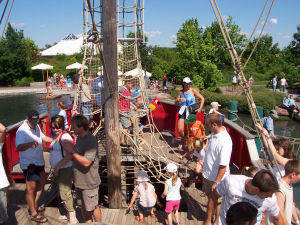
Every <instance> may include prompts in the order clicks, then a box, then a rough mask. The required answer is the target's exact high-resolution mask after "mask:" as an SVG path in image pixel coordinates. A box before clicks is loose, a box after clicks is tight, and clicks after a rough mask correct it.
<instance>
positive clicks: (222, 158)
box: [202, 113, 232, 224]
mask: <svg viewBox="0 0 300 225" xmlns="http://www.w3.org/2000/svg"><path fill="white" fill-rule="evenodd" d="M206 126H207V128H208V129H209V131H211V137H210V139H209V141H208V146H207V151H206V154H205V159H204V163H203V170H202V175H203V178H204V180H203V187H202V190H203V191H204V192H205V193H206V194H207V197H208V202H207V214H206V219H205V222H204V224H210V223H211V219H212V215H213V213H214V211H213V208H212V207H210V206H211V205H212V204H213V196H212V193H213V191H214V190H215V189H216V186H217V184H218V183H219V182H220V181H221V180H222V179H224V178H225V177H226V176H228V175H229V162H230V157H231V152H232V140H231V137H230V136H229V134H228V133H227V131H226V129H225V127H223V126H222V119H221V116H220V115H219V114H217V113H211V114H209V115H208V116H207V117H206ZM219 209H220V206H218V208H217V211H216V218H218V214H219ZM217 222H218V221H217V220H216V221H215V223H214V224H217Z"/></svg>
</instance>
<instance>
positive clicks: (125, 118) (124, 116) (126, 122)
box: [119, 111, 131, 129]
mask: <svg viewBox="0 0 300 225" xmlns="http://www.w3.org/2000/svg"><path fill="white" fill-rule="evenodd" d="M119 118H120V121H121V124H122V127H123V128H124V129H127V128H129V127H131V121H130V111H128V112H127V111H122V113H120V114H119Z"/></svg>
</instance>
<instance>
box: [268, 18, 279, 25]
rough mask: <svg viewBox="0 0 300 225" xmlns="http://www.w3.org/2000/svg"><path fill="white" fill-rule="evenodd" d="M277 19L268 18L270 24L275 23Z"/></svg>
mask: <svg viewBox="0 0 300 225" xmlns="http://www.w3.org/2000/svg"><path fill="white" fill-rule="evenodd" d="M277 23H278V20H277V19H276V18H271V19H270V24H277Z"/></svg>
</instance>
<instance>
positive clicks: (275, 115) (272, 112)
mask: <svg viewBox="0 0 300 225" xmlns="http://www.w3.org/2000/svg"><path fill="white" fill-rule="evenodd" d="M270 114H272V116H274V117H275V118H276V119H277V118H279V116H278V113H277V112H276V110H275V109H272V110H271V111H270Z"/></svg>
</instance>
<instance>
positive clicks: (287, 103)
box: [283, 97, 290, 105]
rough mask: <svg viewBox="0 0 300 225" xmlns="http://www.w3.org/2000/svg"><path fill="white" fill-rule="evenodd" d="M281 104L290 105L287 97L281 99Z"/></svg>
mask: <svg viewBox="0 0 300 225" xmlns="http://www.w3.org/2000/svg"><path fill="white" fill-rule="evenodd" d="M283 103H284V104H286V105H290V99H289V98H287V97H285V98H284V99H283Z"/></svg>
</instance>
